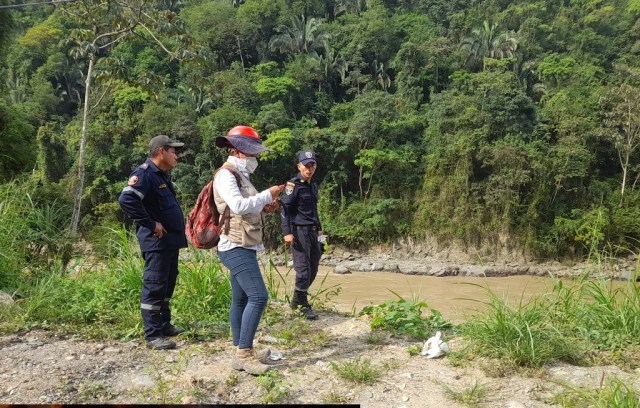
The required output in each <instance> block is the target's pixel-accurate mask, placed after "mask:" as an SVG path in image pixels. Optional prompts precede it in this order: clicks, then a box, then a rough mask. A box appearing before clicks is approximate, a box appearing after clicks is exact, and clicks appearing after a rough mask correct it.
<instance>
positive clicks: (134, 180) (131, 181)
mask: <svg viewBox="0 0 640 408" xmlns="http://www.w3.org/2000/svg"><path fill="white" fill-rule="evenodd" d="M139 181H140V179H139V178H138V176H131V177H129V181H127V184H128V185H130V186H135V185H136V184H138V182H139Z"/></svg>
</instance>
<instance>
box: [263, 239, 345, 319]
mask: <svg viewBox="0 0 640 408" xmlns="http://www.w3.org/2000/svg"><path fill="white" fill-rule="evenodd" d="M288 255H289V251H288V250H287V249H285V250H284V264H285V265H288V259H289V258H288ZM261 266H262V270H263V271H264V279H265V285H266V286H267V291H268V292H269V297H270V298H271V299H276V300H281V301H283V302H285V303H290V302H291V298H292V296H293V291H294V289H295V282H294V279H295V278H294V277H295V271H294V270H293V268H291V267H286V266H285V267H284V268H279V267H278V265H276V264H275V262H273V259H271V258H269V260H268V262H266V263H264V262H263V263H262V265H261ZM281 269H284V271H282V270H281ZM327 277H328V274H325V275H324V276H322V277H321V278H320V276H318V277H317V278H316V281H315V282H314V283H313V285H312V286H311V288H309V302H311V303H312V304H313V305H314V307H315V308H318V309H328V308H329V306H328V305H329V304H330V303H331V300H332V299H334V298H335V297H336V296H338V295H339V294H340V292H341V291H342V287H341V286H340V285H328V284H327Z"/></svg>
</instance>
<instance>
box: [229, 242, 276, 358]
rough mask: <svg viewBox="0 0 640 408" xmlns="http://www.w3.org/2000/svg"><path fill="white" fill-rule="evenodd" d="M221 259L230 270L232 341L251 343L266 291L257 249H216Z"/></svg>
mask: <svg viewBox="0 0 640 408" xmlns="http://www.w3.org/2000/svg"><path fill="white" fill-rule="evenodd" d="M218 256H219V257H220V261H221V262H222V264H223V265H224V266H226V267H227V268H228V269H229V270H230V271H231V310H230V311H229V320H230V323H231V335H232V337H233V345H234V346H238V347H239V348H241V349H247V348H252V347H253V338H254V337H255V335H256V330H257V329H258V323H260V318H261V317H262V312H263V311H264V309H265V308H266V307H267V301H268V300H269V293H268V292H267V287H266V286H265V284H264V279H262V274H261V273H260V267H259V266H258V257H257V256H256V251H254V250H252V249H247V248H243V247H237V248H233V249H230V250H229V251H224V252H218Z"/></svg>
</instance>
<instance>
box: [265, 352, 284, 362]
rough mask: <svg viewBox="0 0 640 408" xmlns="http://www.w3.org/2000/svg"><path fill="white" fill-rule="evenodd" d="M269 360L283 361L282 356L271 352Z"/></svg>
mask: <svg viewBox="0 0 640 408" xmlns="http://www.w3.org/2000/svg"><path fill="white" fill-rule="evenodd" d="M269 358H270V359H271V360H273V361H278V360H284V354H282V353H280V352H278V351H272V352H271V354H270V355H269Z"/></svg>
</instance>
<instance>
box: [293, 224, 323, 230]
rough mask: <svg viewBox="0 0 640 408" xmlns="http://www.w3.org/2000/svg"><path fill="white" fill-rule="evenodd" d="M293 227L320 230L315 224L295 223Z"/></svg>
mask: <svg viewBox="0 0 640 408" xmlns="http://www.w3.org/2000/svg"><path fill="white" fill-rule="evenodd" d="M293 228H295V229H299V230H311V231H317V230H318V227H316V226H315V225H294V226H293Z"/></svg>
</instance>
